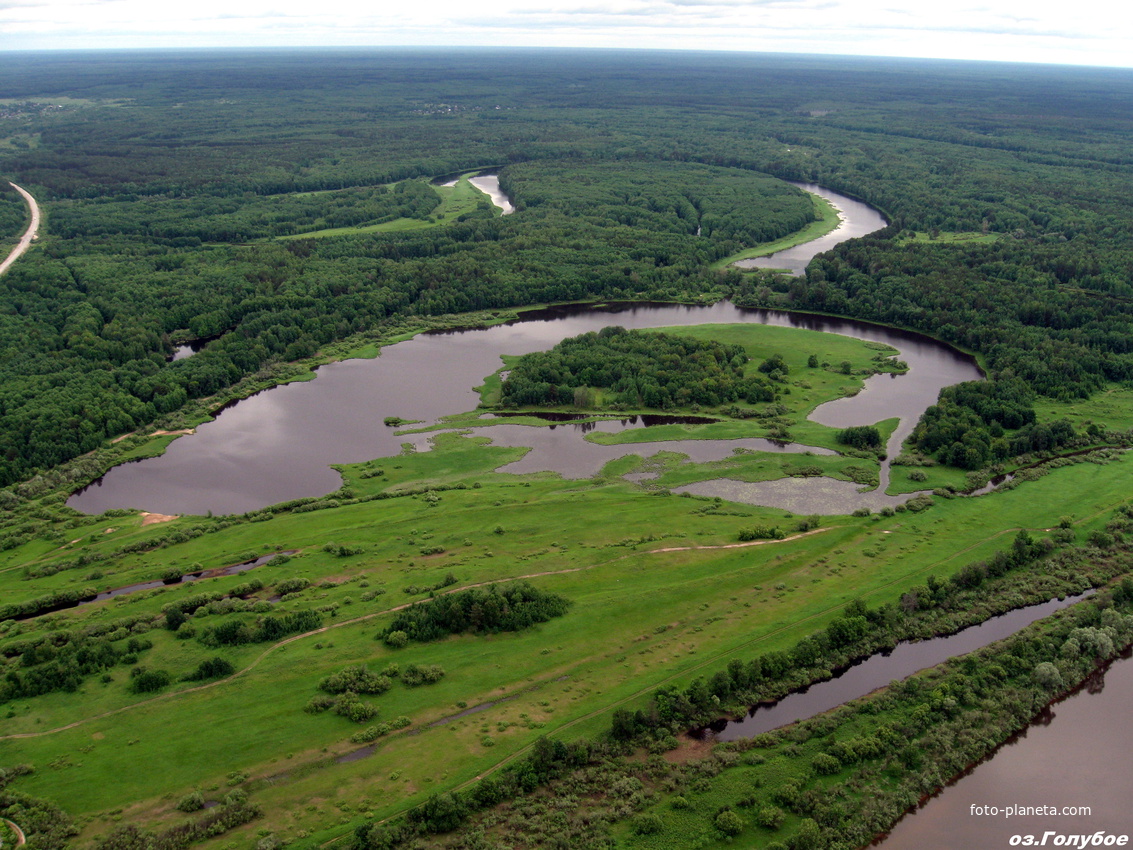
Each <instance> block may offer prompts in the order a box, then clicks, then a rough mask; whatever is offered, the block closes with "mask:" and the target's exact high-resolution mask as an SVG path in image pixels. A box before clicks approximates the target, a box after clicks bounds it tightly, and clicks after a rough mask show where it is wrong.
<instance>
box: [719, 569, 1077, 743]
mask: <svg viewBox="0 0 1133 850" xmlns="http://www.w3.org/2000/svg"><path fill="white" fill-rule="evenodd" d="M1092 593H1093V591H1092V590H1091V591H1087V592H1086V593H1083V594H1080V595H1078V596H1068V597H1066V598H1065V599H1052V600H1050V601H1049V602H1043V603H1040V604H1038V605H1028V606H1027V607H1025V608H1017V609H1016V610H1014V611H1008V612H1007V613H1006V614H1000V615H999V616H997V617H992V618H990V619H988V620H985V621H984V622H983V623H980V624H979V625H976V626H970V627H968V628H966V629H961V630H960V631H958V632H956V633H955V634H953V635H947V636H945V637H938V638H931V639H929V640H918V641H904V642H902V643H899V644H897V646H895V647H894V648H893V650H892V651H890V652H882V653H878V654H876V655H871V656H870V657H869V658H866V659H864V660H862V661H859V662H858V663H856V664H853V665H851V666H849V667H847V668H845V669H844V670H842V671H840V672H839V673H837V675H835V676H834V678H832V679H828V680H827V681H825V682H819V683H817V684H815V685H811V686H810V687H809V688H804V689H803V690H801V691H797V692H795V693H793V694H790V695H788V696H785V697H783V698H782V699H780V700H777V701H776V702H774V703H769V704H763V705H757V706H755V707H754V708H752V709H751V711H750V712H749V713H748V716H747V717H745V718H743V719H741V720H721V721H719V722H717V723H714V724H713V725H711V726H709V727H708V728H707V729H706V730H702V731H705V732H708V731H711V732H712V733H713V734H714V735H715V737H716V738H717V740H720V741H735V740H737V739H738V738H751V737H753V736H755V735H759V734H762V733H763V732H770V731H771V730H772V729H778V728H779V727H780V726H785V725H787V724H788V723H794V722H795V721H798V720H805V719H807V718H808V717H814V716H815V715H816V714H821V713H822V712H824V711H829V710H830V709H832V708H836V707H838V706H839V705H842V703H845V702H849V701H850V700H852V699H857V698H858V697H862V696H865V695H866V694H868V693H870V692H871V691H874V690H876V689H877V688H880V687H884V686H885V685H888V684H889V683H890V682H892V681H893V680H895V679H904V678H905V677H907V676H911V675H912V674H913V673H916V672H917V671H918V670H924V669H926V668H928V667H935V666H936V665H937V664H942V663H944V662H945V661H947V660H948V659H949V658H952V657H954V656H957V655H965V654H967V653H969V652H973V651H975V650H977V649H979V648H980V647H984V646H987V645H988V644H990V643H994V642H995V641H997V640H1002V639H1003V638H1006V637H1009V636H1010V635H1013V634H1015V632H1017V631H1019V630H1020V629H1022V628H1024V627H1025V626H1029V625H1030V624H1031V623H1033V622H1035V621H1036V620H1041V619H1042V618H1043V617H1046V616H1047V615H1049V614H1053V613H1054V612H1055V611H1059V610H1061V609H1063V608H1065V607H1067V606H1068V605H1073V604H1074V603H1075V602H1079V601H1081V600H1082V599H1085V598H1086V597H1087V596H1090V595H1091V594H1092Z"/></svg>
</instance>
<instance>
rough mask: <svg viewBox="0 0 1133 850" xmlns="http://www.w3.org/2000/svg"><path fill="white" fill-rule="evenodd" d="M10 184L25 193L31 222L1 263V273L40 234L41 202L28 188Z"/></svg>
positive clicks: (6, 269)
mask: <svg viewBox="0 0 1133 850" xmlns="http://www.w3.org/2000/svg"><path fill="white" fill-rule="evenodd" d="M8 185H9V186H11V187H12V188H13V189H15V190H16V191H17V192H19V193H20V194H21V195H23V196H24V200H25V201H27V203H28V209H30V210H31V224H30V225H28V229H27V230H26V231H25V232H24V235H23V236H21V237H20V241H19V244H17V245H16V247H15V248H13V249H12V252H11V253H10V254H9V255H8V258H7V259H6V260H4V262H2V263H0V274H4V272H6V271H8V266H10V265H12V263H14V262H16V260H18V259H19V258H20V255H21V254H23V253H24V251H26V250H27V249H28V247H29V246H30V245H31V243H32V241H33V240H34V239H35V237H36V236H37V235H38V234H39V204H37V203H36V202H35V198H33V197H32V196H31V193H30V192H28V191H27V190H26V189H22V188H20V187H19V186H17V185H16V184H15V183H12V182H9V183H8Z"/></svg>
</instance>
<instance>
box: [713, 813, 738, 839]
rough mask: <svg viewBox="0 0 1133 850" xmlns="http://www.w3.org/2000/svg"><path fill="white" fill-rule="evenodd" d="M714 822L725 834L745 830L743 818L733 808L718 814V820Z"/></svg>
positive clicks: (734, 833) (736, 833) (735, 833)
mask: <svg viewBox="0 0 1133 850" xmlns="http://www.w3.org/2000/svg"><path fill="white" fill-rule="evenodd" d="M713 823H714V824H715V826H716V828H717V829H718V830H720V831H721V832H722V833H724V834H725V835H739V834H740V833H741V832H743V831H744V822H743V818H741V817H740V816H739V815H737V814H736V813H735V812H733V811H732V810H731V809H725V810H724V811H722V812H720V814H718V815H716V820H715V821H713Z"/></svg>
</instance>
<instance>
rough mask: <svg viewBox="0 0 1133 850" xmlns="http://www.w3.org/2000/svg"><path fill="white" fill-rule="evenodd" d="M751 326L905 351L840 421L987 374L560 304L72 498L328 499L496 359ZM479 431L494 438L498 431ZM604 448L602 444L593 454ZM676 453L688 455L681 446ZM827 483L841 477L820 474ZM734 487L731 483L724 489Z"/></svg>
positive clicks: (474, 382) (914, 339)
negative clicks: (895, 367)
mask: <svg viewBox="0 0 1133 850" xmlns="http://www.w3.org/2000/svg"><path fill="white" fill-rule="evenodd" d="M745 322H746V323H753V324H767V325H777V326H785V327H799V328H807V329H810V330H818V331H824V332H827V333H840V334H844V335H848V336H855V337H859V338H861V339H867V340H873V341H876V342H881V343H884V344H886V345H891V346H893V347H894V348H897V349H899V351H900V357H901V359H903V360H905V361H906V362H907V363H908V364H909V371H908V372H907V373H906V374H904V375H877V376H874V377H872V378H870V379H868V380H867V382H866V384H867V389H866V390H865V391H863V392H862V393H860V394H859V395H858V396H857V397H855V398H854V399H846V400H839V401H838V402H837V405H839V408H838V415H837V417H832V419H831V421H830V424H835V425H837V426H838V427H846V426H847V425H864V424H871V423H874V422H877V421H879V420H882V419H886V418H889V417H892V416H899V417H901V420H902V424H901V427H900V428H899V429H898V430H899V433H905V432H907V430H908V429H910V428H912V426H913V424H915V422H916V420H917V419H918V418H919V417H920V414H921V413H922V412H923V411H924V409H925V408H926V407H927V406H928V405H929V404H932V403H933V402H934V401H935V400H936V397H937V395H938V394H939V392H940V390H941V388H942V387H945V386H948V385H950V384H954V383H957V382H958V381H964V380H975V379H978V378H979V377H980V372H979V369H978V368H977V366H976V365H975V363H974V361H973V360H972V359H971V358H970V357H968V356H966V355H964V354H961V353H960V352H957V351H955V350H953V349H951V348H948V347H947V346H944V345H942V344H940V343H937V342H935V341H933V340H931V339H928V338H927V337H921V336H917V335H916V334H912V333H908V332H905V331H899V330H895V329H892V328H884V327H880V326H877V325H869V324H866V323H862V322H854V321H850V320H847V319H833V318H825V317H817V316H805V315H798V314H792V313H785V312H781V311H773V310H746V309H742V308H739V307H736V306H735V305H733V304H730V303H727V302H721V303H718V304H714V305H712V306H708V307H699V306H687V305H673V304H663V305H661V304H641V303H632V304H607V305H601V306H598V305H582V306H577V305H576V306H571V307H561V308H551V309H546V310H538V311H530V312H528V313H525V314H524V316H523V317H522V318H521V319H520V320H519V321H517V322H514V323H510V324H506V325H497V326H495V327H492V328H487V329H478V330H467V331H456V332H446V333H427V334H419V335H418V336H416V337H414V338H413V339H410V340H406V341H405V342H401V343H398V344H396V345H391V346H387V347H386V348H384V349H382V353H381V356H380V357H378V358H376V359H374V360H345V361H342V362H339V363H331V364H328V365H326V366H323V367H322V368H320V369H319V370H318V377H317V378H316V379H315V380H313V381H307V382H298V383H292V384H285V385H283V386H279V387H274V388H272V389H270V390H265V391H264V392H261V393H258V394H256V395H254V396H251V397H250V398H248V399H245V400H243V401H240V402H238V403H237V404H234V405H232V406H230V407H227V408H225V409H224V410H222V411H221V412H220V413H219V414H218V415H217V417H216V418H215V419H214V420H213V421H211V422H207V423H205V424H203V425H201V426H200V427H198V428H197V430H196V433H195V434H193V435H191V436H186V437H182V438H180V439H178V440H175V441H174V442H173V443H172V444H170V446H169V448H168V449H167V450H166V452H165V454H163V455H161V456H160V457H155V458H147V459H145V460H142V461H137V462H133V463H127V464H123V465H122V466H118V467H115V468H114V469H112V470H110V471H109V472H108V473H107V474H106V475H105V476H103V478H102V479H100V480H99V481H97V482H95V483H94V484H92V485H91V486H89V487H87V488H85V489H84V490H82V491H80V492H79V493H77V494H76V495H74V496H72V497H71V499H70V500H69V502H68V504H70V505H71V506H72V507H74V508H76V509H78V510H80V511H83V512H86V513H100V512H102V511H105V510H108V509H110V508H143V509H145V510H149V511H154V512H157V513H165V514H184V513H192V514H203V513H206V512H208V511H212V512H213V513H243V512H246V511H251V510H257V509H259V508H262V507H265V506H267V505H271V504H275V503H276V502H281V501H285V500H288V499H295V498H300V497H307V496H320V495H323V494H325V493H328V492H331V491H332V490H335V489H337V488H338V487H339V486H340V484H341V480H340V478H339V475H338V473H337V472H336V471H335V470H334V469H332V468H331V467H330V464H332V463H356V462H360V461H365V460H370V459H372V458H376V457H386V456H390V455H396V454H398V453H399V452H400V451H401V449H402V444H403V443H406V442H410V443H413V442H414V441H416V442H417V443H418V444H420V442H421V440H422V438H420V437H411V436H403V435H398V434H397V433H396V429H393V428H387V427H385V426H383V425H382V421H383V420H384V419H385V418H386V417H390V416H399V417H401V418H402V419H406V420H413V421H421V422H435V421H436V420H437V419H439V418H440V417H442V416H444V415H446V414H455V413H460V412H463V411H467V410H472V409H474V408H475V407H476V405H477V403H478V402H479V395H478V394H477V393H476V392H475V391H474V390H473V387H476V386H478V385H479V384H480V383H482V382H483V379H484V376H485V375H488V374H490V373H492V372H494V371H495V370H496V369H498V368H499V366H500V359H499V357H500V354H501V353H507V354H525V353H527V352H531V351H541V350H545V349H547V348H550V347H551V346H553V345H554V344H555V343H557V342H559V341H560V340H562V339H565V338H567V337H570V336H576V335H578V334H580V333H584V332H587V331H595V330H600V329H601V328H603V327H606V326H608V325H611V324H618V325H622V326H623V327H627V328H649V327H665V326H677V325H700V324H720V323H725V324H735V323H745ZM423 387H427V388H428V392H423V391H422V388H423ZM846 402H849V403H848V404H847V403H846ZM494 427H498V428H502V427H504V426H494ZM509 427H514V426H509ZM603 427H609V426H603ZM482 433H484V434H485V435H487V436H491V435H492V430H491V428H490V427H489V428H487V429H484V430H483V431H482ZM560 433H565V431H562V432H560ZM531 436H532V439H533V440H536V441H538V440H539V439H540V436H539V435H537V429H531ZM581 436H582V434H581V432H580V433H579V438H580V442H581ZM584 445H585V446H591V445H592V444H590V443H585V444H584ZM607 448H608V447H596V446H595V447H593V451H595V452H602V451H605V450H606V449H607ZM666 448H669V449H672V450H678V451H684V450H685V449H684V448H683V447H681V446H680V445H670V446H667V447H666ZM697 448H700V447H697ZM623 449H624V450H623V451H622V454H630V453H633V452H639V451H641V450H640V449H636V448H635V447H634V445H632V444H630V445H626V446H624V447H623ZM800 449H802V450H805V449H806V447H805V446H804V447H800ZM560 471H561V470H560ZM581 474H585V473H581ZM821 482H827V483H829V482H830V479H821V481H819V480H812V483H819V484H821ZM777 483H779V482H777ZM834 483H835V484H841V483H842V482H834ZM735 484H736V482H727V480H726V479H724V480H722V481H721V483H720V485H719V486H721V487H731V486H733V485H735ZM851 486H853V485H851ZM853 491H854V493H856V487H853ZM854 493H851V494H848V497H849V498H852V496H853V495H854ZM849 510H853V507H849V508H847V507H846V503H843V504H841V505H835V506H834V509H832V510H830V511H829V512H831V513H848V512H849ZM800 512H802V513H809V512H811V511H805V510H804V511H800Z"/></svg>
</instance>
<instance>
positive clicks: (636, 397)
mask: <svg viewBox="0 0 1133 850" xmlns="http://www.w3.org/2000/svg"><path fill="white" fill-rule="evenodd" d="M747 361H748V357H747V354H746V352H745V351H744V349H743V346H739V345H724V344H722V343H719V342H714V341H711V340H707V341H701V340H696V339H692V338H690V337H682V336H676V335H673V334H664V333H652V332H646V331H632V330H631V331H627V330H626V329H625V328H622V327H617V326H614V327H608V328H603V329H602V330H600V331H598V332H597V333H593V332H592V333H585V334H582V335H581V336H576V337H572V338H570V339H565V340H563V341H562V342H560V343H559V344H558V345H556V346H555V347H554V348H552V349H551V350H550V351H537V352H534V353H532V354H525V355H523V356H522V357H521V358H520V359H519V361H518V362H517V363H516V365H515V366H514V367H513V368H512V369H511V370H510V371H509V372H508V376H507V379H506V380H505V381H504V382H503V386H502V390H501V395H500V403H501V404H503V405H505V406H507V405H559V404H573V405H575V406H576V407H590V406H592V401H593V398H592V394H591V393H590V392H589V391H590V390H593V389H603V390H609V394H608V396H607V397H606V399H605V401H607V402H609V403H612V404H616V405H623V406H628V407H651V408H657V409H660V410H668V409H670V408H674V407H688V406H691V405H702V406H707V407H715V406H717V405H720V404H725V403H728V402H735V401H746V402H749V403H755V402H764V401H773V400H774V399H775V392H774V390H773V389H772V387H771V384H770V382H768V381H767V380H766V379H764V378H763V377H762V376H751V377H745V376H744V366H745V364H746V363H747Z"/></svg>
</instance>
